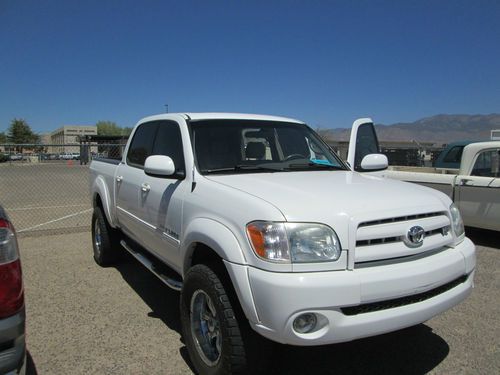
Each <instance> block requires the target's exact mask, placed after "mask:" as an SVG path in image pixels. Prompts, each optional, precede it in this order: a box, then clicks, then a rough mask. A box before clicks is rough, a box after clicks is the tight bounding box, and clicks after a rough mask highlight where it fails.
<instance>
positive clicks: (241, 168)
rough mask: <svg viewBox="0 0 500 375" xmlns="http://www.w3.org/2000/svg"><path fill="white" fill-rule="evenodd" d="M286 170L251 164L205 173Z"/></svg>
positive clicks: (210, 170) (215, 169)
mask: <svg viewBox="0 0 500 375" xmlns="http://www.w3.org/2000/svg"><path fill="white" fill-rule="evenodd" d="M283 170H284V168H281V167H270V166H263V165H250V164H238V165H235V166H234V167H225V168H214V169H205V170H203V171H202V172H203V173H218V172H239V171H268V172H277V171H283Z"/></svg>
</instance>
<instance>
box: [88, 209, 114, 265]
mask: <svg viewBox="0 0 500 375" xmlns="http://www.w3.org/2000/svg"><path fill="white" fill-rule="evenodd" d="M118 240H119V237H118V233H117V231H116V229H113V228H111V226H110V225H109V223H108V221H107V220H106V216H104V213H103V212H102V209H101V208H100V207H95V208H94V213H93V214H92V248H93V250H94V260H95V262H96V263H97V264H98V265H100V266H101V267H107V266H110V265H112V264H114V263H116V262H117V260H118V258H119V251H118Z"/></svg>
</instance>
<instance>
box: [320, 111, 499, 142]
mask: <svg viewBox="0 0 500 375" xmlns="http://www.w3.org/2000/svg"><path fill="white" fill-rule="evenodd" d="M375 129H376V130H377V135H378V138H379V140H380V141H411V140H416V141H418V142H439V143H450V142H454V141H461V140H487V139H490V134H491V130H492V129H500V114H490V115H436V116H432V117H425V118H423V119H420V120H417V121H415V122H410V123H397V124H392V125H383V124H376V125H375ZM321 133H322V135H323V136H324V137H325V138H329V139H332V140H336V141H348V140H349V136H350V134H351V129H328V130H322V131H321Z"/></svg>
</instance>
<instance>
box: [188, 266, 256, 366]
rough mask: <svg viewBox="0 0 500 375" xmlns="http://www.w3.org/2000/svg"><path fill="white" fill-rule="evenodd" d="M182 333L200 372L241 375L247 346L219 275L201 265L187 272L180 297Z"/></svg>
mask: <svg viewBox="0 0 500 375" xmlns="http://www.w3.org/2000/svg"><path fill="white" fill-rule="evenodd" d="M180 304H181V306H180V310H181V323H182V334H183V337H184V341H185V344H186V346H187V349H188V352H189V357H190V358H191V361H192V363H193V365H194V367H195V369H196V371H197V372H198V373H199V374H201V375H222V374H242V373H245V370H246V367H247V365H246V364H247V360H246V355H245V354H246V353H245V347H244V344H243V339H242V336H241V333H240V328H239V325H238V321H237V318H236V315H235V312H234V308H233V306H232V305H231V301H230V298H229V296H228V293H227V291H226V289H225V288H224V285H223V284H222V282H221V280H220V278H219V276H218V275H217V274H216V273H215V272H214V271H213V270H212V269H210V268H209V267H208V266H206V265H203V264H198V265H195V266H193V267H192V268H191V269H190V270H189V271H188V272H187V274H186V277H185V279H184V286H183V289H182V292H181V298H180Z"/></svg>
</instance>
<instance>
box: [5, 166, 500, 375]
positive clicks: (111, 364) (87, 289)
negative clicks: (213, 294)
mask: <svg viewBox="0 0 500 375" xmlns="http://www.w3.org/2000/svg"><path fill="white" fill-rule="evenodd" d="M0 175H1V178H0V193H1V194H0V196H1V199H2V204H3V205H4V207H6V208H7V209H8V212H9V214H10V216H11V219H12V220H13V222H14V224H15V225H16V228H17V230H18V232H20V246H21V252H22V261H23V267H24V278H25V287H26V297H27V298H26V301H27V302H26V303H27V313H28V327H27V328H28V333H27V341H28V348H29V351H30V354H31V358H32V364H33V366H32V369H31V370H32V371H31V373H33V372H34V371H33V367H35V368H36V370H37V371H38V373H39V374H190V373H192V371H191V368H190V366H189V360H188V358H187V350H186V348H185V346H184V344H183V342H182V341H181V337H180V322H179V314H178V303H179V297H178V294H177V293H176V292H174V291H172V290H170V289H168V288H167V287H165V286H164V285H163V284H162V283H161V282H160V281H158V280H157V279H156V278H155V277H154V276H153V275H152V274H150V273H149V272H148V271H146V270H145V269H143V268H142V266H141V265H139V264H138V263H137V262H135V261H134V260H133V259H129V260H127V261H125V262H123V263H121V264H119V265H118V266H116V267H110V268H106V269H103V268H99V267H98V266H97V265H96V264H95V263H94V261H93V259H92V249H91V242H90V233H89V232H88V230H89V225H90V215H91V207H90V199H89V195H88V166H80V165H79V164H78V163H74V162H62V163H48V164H25V163H18V164H14V163H13V165H8V164H2V165H0ZM468 235H469V236H470V237H471V238H472V239H473V241H474V242H476V244H478V268H477V273H476V289H475V290H474V292H473V294H472V295H471V297H469V298H468V299H467V300H466V301H465V302H464V303H463V304H461V305H459V306H457V307H456V308H454V309H453V310H451V311H448V312H447V313H445V314H443V315H441V316H438V317H436V318H434V319H432V320H430V321H429V322H427V323H425V324H421V325H419V326H417V327H413V328H410V329H407V330H404V331H401V332H395V333H392V334H388V335H384V336H380V337H374V338H370V339H364V340H359V341H355V342H351V343H345V344H339V345H330V346H324V347H316V348H298V347H291V346H283V345H275V346H274V348H273V350H274V351H273V355H272V357H271V358H272V361H271V364H270V367H269V370H268V373H269V374H301V375H303V374H304V373H314V374H334V373H335V374H339V373H340V374H353V373H359V374H374V373H381V374H382V373H383V374H423V373H429V372H430V373H435V374H457V373H459V374H497V373H500V344H499V342H500V340H499V337H500V302H499V295H500V293H499V291H500V242H499V241H498V235H496V236H495V235H494V234H493V233H491V232H482V231H468Z"/></svg>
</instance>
